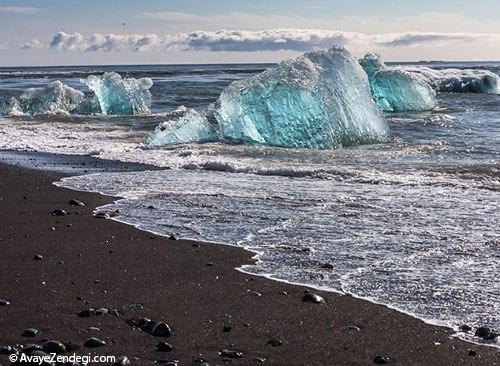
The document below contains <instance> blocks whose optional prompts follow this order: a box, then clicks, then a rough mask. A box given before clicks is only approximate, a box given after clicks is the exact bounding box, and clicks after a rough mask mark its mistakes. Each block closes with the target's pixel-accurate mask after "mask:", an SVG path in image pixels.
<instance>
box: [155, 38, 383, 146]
mask: <svg viewBox="0 0 500 366" xmlns="http://www.w3.org/2000/svg"><path fill="white" fill-rule="evenodd" d="M191 114H192V115H194V116H195V117H194V118H183V119H181V120H180V119H178V118H177V119H174V120H173V121H167V122H164V123H163V124H162V125H161V126H160V127H161V128H163V129H161V128H158V129H157V130H156V131H155V132H154V133H153V135H152V136H151V137H150V139H149V143H150V144H152V145H168V144H176V143H187V142H195V141H196V142H202V141H207V140H212V139H214V137H216V138H217V139H218V140H220V141H223V142H231V143H246V144H262V145H271V146H279V147H290V148H313V149H334V148H337V147H340V146H349V145H357V144H366V143H374V142H380V141H385V140H386V138H387V136H388V126H387V124H386V122H385V120H384V117H383V115H382V114H381V112H380V110H379V108H378V107H377V106H376V104H375V103H374V101H373V99H372V96H371V93H370V86H369V83H368V78H367V76H366V73H365V72H364V71H363V69H362V68H361V67H360V65H359V64H358V62H357V60H355V59H354V58H353V56H352V55H351V54H350V53H349V52H348V51H347V50H346V49H345V48H343V47H341V46H336V47H333V48H331V49H329V50H316V51H311V52H308V53H305V54H304V55H303V56H301V57H299V58H296V59H292V60H286V61H283V62H281V63H279V64H278V65H277V66H275V67H273V68H270V69H268V70H266V71H264V72H262V73H260V74H258V75H255V76H253V77H250V78H247V79H244V80H239V81H235V82H233V83H231V84H230V85H229V86H228V87H227V88H226V89H225V90H224V91H223V92H222V94H221V95H220V97H219V99H218V100H217V102H216V103H215V104H214V105H213V106H211V107H209V109H208V110H206V111H204V112H197V113H196V114H194V112H192V113H191ZM169 124H172V125H173V127H172V128H167V126H168V125H169Z"/></svg>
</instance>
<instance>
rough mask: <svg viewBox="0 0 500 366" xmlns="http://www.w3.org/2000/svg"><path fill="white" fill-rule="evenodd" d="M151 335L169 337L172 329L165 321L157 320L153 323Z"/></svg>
mask: <svg viewBox="0 0 500 366" xmlns="http://www.w3.org/2000/svg"><path fill="white" fill-rule="evenodd" d="M151 335H153V336H155V337H170V336H171V335H172V331H171V330H170V327H169V326H168V325H167V324H166V323H163V322H159V323H156V324H155V325H154V327H153V329H152V330H151Z"/></svg>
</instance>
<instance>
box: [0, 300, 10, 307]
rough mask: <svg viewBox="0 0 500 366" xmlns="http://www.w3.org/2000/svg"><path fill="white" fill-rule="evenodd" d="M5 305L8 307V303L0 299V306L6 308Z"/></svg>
mask: <svg viewBox="0 0 500 366" xmlns="http://www.w3.org/2000/svg"><path fill="white" fill-rule="evenodd" d="M7 305H10V302H8V301H7V300H2V299H0V306H7Z"/></svg>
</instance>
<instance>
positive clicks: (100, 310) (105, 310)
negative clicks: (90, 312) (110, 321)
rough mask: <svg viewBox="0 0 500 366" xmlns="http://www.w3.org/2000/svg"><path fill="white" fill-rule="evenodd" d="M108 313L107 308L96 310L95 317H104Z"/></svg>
mask: <svg viewBox="0 0 500 366" xmlns="http://www.w3.org/2000/svg"><path fill="white" fill-rule="evenodd" d="M107 313H108V309H106V308H99V309H95V315H103V314H107Z"/></svg>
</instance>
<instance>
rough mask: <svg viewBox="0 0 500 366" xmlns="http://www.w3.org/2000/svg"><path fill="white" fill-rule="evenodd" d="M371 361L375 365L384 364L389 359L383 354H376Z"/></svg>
mask: <svg viewBox="0 0 500 366" xmlns="http://www.w3.org/2000/svg"><path fill="white" fill-rule="evenodd" d="M373 363H374V364H377V365H385V364H386V363H389V359H388V358H387V357H384V356H377V357H375V358H374V359H373Z"/></svg>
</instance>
